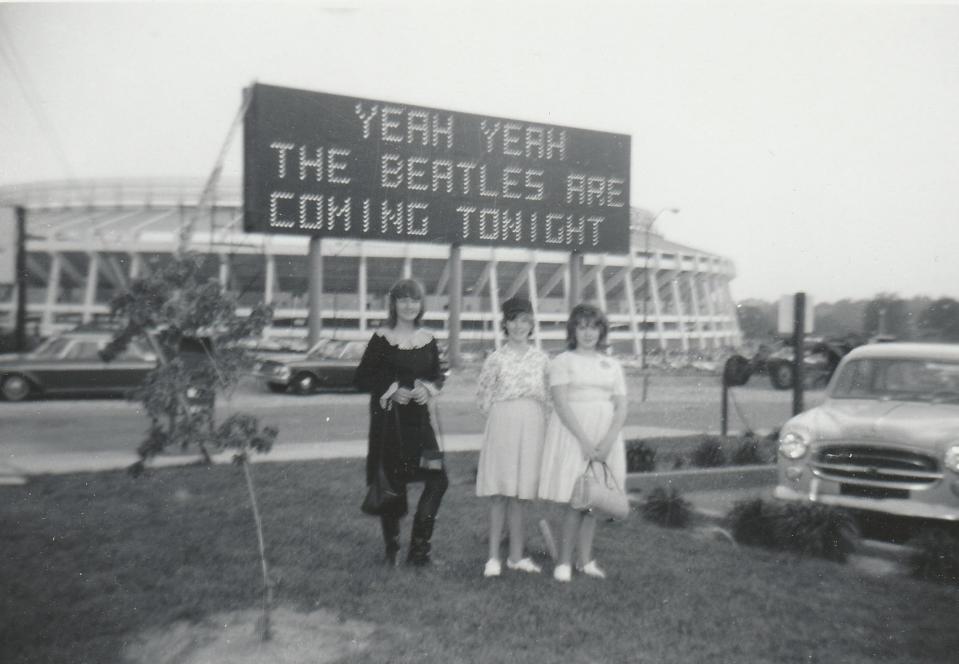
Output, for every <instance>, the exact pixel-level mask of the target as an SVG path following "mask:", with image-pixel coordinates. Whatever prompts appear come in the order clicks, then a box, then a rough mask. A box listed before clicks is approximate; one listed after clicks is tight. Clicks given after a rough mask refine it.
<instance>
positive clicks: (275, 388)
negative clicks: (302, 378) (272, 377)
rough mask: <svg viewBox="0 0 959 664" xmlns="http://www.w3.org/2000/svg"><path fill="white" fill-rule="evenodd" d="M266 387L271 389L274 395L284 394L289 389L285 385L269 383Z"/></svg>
mask: <svg viewBox="0 0 959 664" xmlns="http://www.w3.org/2000/svg"><path fill="white" fill-rule="evenodd" d="M266 386H267V388H269V390H270V392H273V393H274V394H282V393H284V392H286V388H287V386H286V385H284V384H283V383H267V384H266Z"/></svg>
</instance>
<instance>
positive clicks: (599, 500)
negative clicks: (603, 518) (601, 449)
mask: <svg viewBox="0 0 959 664" xmlns="http://www.w3.org/2000/svg"><path fill="white" fill-rule="evenodd" d="M596 466H601V467H602V473H600V472H598V471H597V469H596ZM569 504H570V507H572V508H573V509H576V510H581V511H584V512H600V513H602V514H605V515H607V516H610V517H613V518H614V519H625V518H626V517H627V516H629V511H630V507H629V498H627V497H626V492H625V491H623V490H622V489H621V488H620V487H619V484H617V483H616V478H614V477H613V473H612V471H610V469H609V466H607V465H606V464H605V463H602V462H599V461H589V462H587V463H586V470H584V471H583V474H582V475H580V476H579V477H577V478H576V483H575V484H574V485H573V495H572V497H571V498H570V500H569Z"/></svg>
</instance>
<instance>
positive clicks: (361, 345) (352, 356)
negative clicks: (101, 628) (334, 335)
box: [340, 341, 366, 360]
mask: <svg viewBox="0 0 959 664" xmlns="http://www.w3.org/2000/svg"><path fill="white" fill-rule="evenodd" d="M365 350H366V342H365V341H351V342H350V343H348V344H346V346H344V347H343V352H342V353H340V357H341V358H342V359H344V360H360V359H362V358H363V351H365Z"/></svg>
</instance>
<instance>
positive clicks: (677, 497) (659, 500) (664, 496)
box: [642, 486, 691, 528]
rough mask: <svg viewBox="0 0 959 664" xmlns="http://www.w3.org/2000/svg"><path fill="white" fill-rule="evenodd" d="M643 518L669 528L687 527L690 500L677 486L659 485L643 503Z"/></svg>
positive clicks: (689, 514)
mask: <svg viewBox="0 0 959 664" xmlns="http://www.w3.org/2000/svg"><path fill="white" fill-rule="evenodd" d="M642 511H643V518H644V519H646V520H647V521H651V522H653V523H655V524H657V525H660V526H666V527H667V528H685V527H686V525H687V524H689V518H690V516H691V510H690V506H689V502H688V501H686V499H685V498H683V496H682V494H681V493H680V492H679V491H678V490H677V489H676V488H675V487H670V488H669V489H666V488H664V487H661V486H658V487H656V488H655V489H653V490H652V492H651V493H650V494H649V497H648V498H646V501H645V502H644V503H643V507H642Z"/></svg>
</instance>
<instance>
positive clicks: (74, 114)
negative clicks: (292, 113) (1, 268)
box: [0, 0, 959, 302]
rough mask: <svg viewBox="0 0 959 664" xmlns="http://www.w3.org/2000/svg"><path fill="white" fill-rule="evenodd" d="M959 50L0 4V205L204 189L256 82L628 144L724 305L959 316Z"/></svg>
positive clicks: (524, 17)
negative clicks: (84, 193)
mask: <svg viewBox="0 0 959 664" xmlns="http://www.w3.org/2000/svg"><path fill="white" fill-rule="evenodd" d="M957 43H959V4H957V3H954V2H949V3H930V4H919V3H913V2H902V1H901V2H874V1H872V2H867V1H865V0H860V1H857V2H828V3H827V2H803V3H795V2H779V1H766V2H723V1H717V2H709V3H681V2H680V3H676V2H670V3H661V2H641V1H639V2H622V3H621V2H603V3H599V2H593V3H588V2H581V1H577V2H572V1H569V0H554V1H552V2H532V1H531V2H522V3H520V2H499V1H489V0H488V1H485V2H465V1H460V2H457V1H455V0H446V1H445V2H442V3H439V2H413V1H410V0H406V1H399V2H394V3H386V2H361V1H349V0H341V1H340V2H313V3H309V4H307V3H243V4H240V3H226V2H217V3H200V4H197V3H157V2H154V3H142V4H128V3H100V4H87V3H68V4H52V3H51V4H48V3H0V185H4V184H18V183H25V182H33V181H42V180H62V179H65V178H77V179H81V180H82V179H87V178H97V177H109V178H116V177H137V178H149V177H160V176H163V177H166V176H184V177H195V178H199V179H203V178H206V177H207V176H208V175H209V173H210V171H211V169H212V168H213V167H214V165H215V163H216V161H217V155H218V154H219V153H220V150H221V147H222V146H223V145H224V142H225V140H226V138H227V135H228V132H229V130H230V127H231V124H232V123H233V121H234V118H235V117H236V115H237V111H238V109H239V107H240V99H241V91H242V89H243V87H244V86H247V85H249V84H250V83H251V82H253V81H258V82H260V83H270V84H275V85H281V86H289V87H296V88H303V89H307V90H316V91H322V92H329V93H336V94H343V95H348V96H355V97H364V98H371V99H382V100H390V101H396V102H400V103H408V104H417V105H422V106H428V107H434V108H441V109H450V110H455V111H463V112H470V113H476V114H483V115H492V116H500V117H509V118H517V119H521V120H525V121H529V122H542V123H549V124H560V125H567V126H573V127H583V128H588V129H596V130H602V131H609V132H616V133H625V134H629V135H630V136H631V143H632V156H631V179H632V181H631V183H630V202H631V204H632V205H634V206H640V207H643V208H646V209H648V210H651V211H654V212H656V211H659V210H662V209H664V208H673V207H675V208H678V209H679V212H678V213H675V214H673V213H665V214H662V215H661V216H660V217H659V219H658V221H657V222H656V225H657V227H658V228H659V230H660V231H661V232H662V233H663V234H664V235H665V236H666V237H667V238H669V239H671V240H674V241H676V242H681V243H684V244H688V245H690V246H693V247H696V248H699V249H703V250H705V251H709V252H712V253H717V254H720V255H722V256H725V257H727V258H730V259H731V260H732V261H733V262H734V263H735V265H736V271H737V276H736V278H735V280H734V281H733V282H732V284H731V290H732V295H733V298H734V299H736V300H744V299H748V298H760V299H765V300H775V299H778V298H779V297H780V296H781V295H784V294H787V293H793V292H796V291H805V292H807V293H808V294H809V296H810V297H811V298H812V299H813V301H814V302H832V301H836V300H839V299H843V298H853V299H861V298H869V297H872V296H874V295H876V294H877V293H880V292H886V293H897V294H899V295H900V296H903V297H912V296H917V295H918V296H929V297H943V296H947V297H953V298H957V299H959V260H956V258H955V256H954V254H955V253H956V252H957V251H959V120H957V118H959V48H957V47H956V44H957ZM226 145H227V151H226V162H225V166H224V174H225V175H226V176H231V175H232V176H236V177H238V176H239V174H240V173H241V163H242V161H241V159H242V146H241V144H240V141H239V132H237V140H234V141H233V142H232V143H227V144H226Z"/></svg>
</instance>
